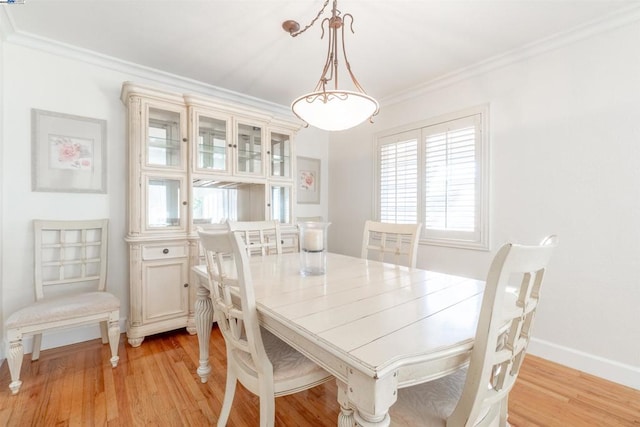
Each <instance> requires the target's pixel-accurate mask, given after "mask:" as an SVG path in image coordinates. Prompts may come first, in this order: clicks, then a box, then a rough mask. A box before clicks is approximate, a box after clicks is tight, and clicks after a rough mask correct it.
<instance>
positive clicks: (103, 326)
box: [100, 321, 109, 344]
mask: <svg viewBox="0 0 640 427" xmlns="http://www.w3.org/2000/svg"><path fill="white" fill-rule="evenodd" d="M100 337H101V338H102V344H106V343H108V342H109V322H107V321H104V322H100Z"/></svg>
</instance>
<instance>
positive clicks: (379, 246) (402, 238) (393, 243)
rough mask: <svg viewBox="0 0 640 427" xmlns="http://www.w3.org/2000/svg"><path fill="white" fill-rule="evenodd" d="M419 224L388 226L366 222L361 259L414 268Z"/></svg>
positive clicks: (420, 225)
mask: <svg viewBox="0 0 640 427" xmlns="http://www.w3.org/2000/svg"><path fill="white" fill-rule="evenodd" d="M421 228H422V224H421V223H417V224H388V223H384V222H376V221H367V222H365V224H364V233H363V235H362V253H361V258H372V259H377V260H378V261H385V262H392V263H394V264H399V265H406V266H408V267H415V266H416V258H417V256H418V243H419V240H420V230H421Z"/></svg>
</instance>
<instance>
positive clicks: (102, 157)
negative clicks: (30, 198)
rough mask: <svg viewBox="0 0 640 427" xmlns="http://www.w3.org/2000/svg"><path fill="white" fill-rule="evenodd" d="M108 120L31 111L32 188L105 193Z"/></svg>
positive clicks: (34, 189) (37, 189) (36, 110)
mask: <svg viewBox="0 0 640 427" xmlns="http://www.w3.org/2000/svg"><path fill="white" fill-rule="evenodd" d="M106 141H107V121H106V120H102V119H94V118H90V117H81V116H74V115H71V114H63V113H56V112H53V111H45V110H38V109H35V108H34V109H32V110H31V160H32V165H31V188H32V190H33V191H54V192H69V193H106V192H107V155H106V154H107V153H106Z"/></svg>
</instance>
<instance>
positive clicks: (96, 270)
mask: <svg viewBox="0 0 640 427" xmlns="http://www.w3.org/2000/svg"><path fill="white" fill-rule="evenodd" d="M33 229H34V253H35V269H34V272H35V288H36V300H41V299H42V298H44V297H45V288H47V290H52V291H53V288H54V287H55V288H57V290H62V291H64V292H68V291H70V290H83V291H84V290H99V291H104V290H105V288H106V278H107V241H108V231H107V229H108V220H107V219H99V220H87V221H45V220H34V221H33ZM51 293H54V292H51ZM47 294H49V292H47Z"/></svg>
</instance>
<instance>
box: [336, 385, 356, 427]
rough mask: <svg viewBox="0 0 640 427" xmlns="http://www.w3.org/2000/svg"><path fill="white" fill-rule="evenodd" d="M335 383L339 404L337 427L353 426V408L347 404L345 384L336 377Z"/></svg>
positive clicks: (354, 423)
mask: <svg viewBox="0 0 640 427" xmlns="http://www.w3.org/2000/svg"><path fill="white" fill-rule="evenodd" d="M336 384H337V385H338V403H339V404H340V414H339V415H338V427H355V425H356V421H355V419H354V418H353V409H351V407H350V406H349V398H348V396H347V385H346V384H345V383H343V382H342V381H340V380H338V379H336Z"/></svg>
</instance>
